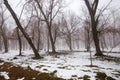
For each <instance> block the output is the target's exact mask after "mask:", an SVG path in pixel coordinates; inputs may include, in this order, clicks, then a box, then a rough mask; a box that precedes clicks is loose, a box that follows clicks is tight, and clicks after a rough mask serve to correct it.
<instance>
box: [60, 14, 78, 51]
mask: <svg viewBox="0 0 120 80" xmlns="http://www.w3.org/2000/svg"><path fill="white" fill-rule="evenodd" d="M79 23H80V20H79V18H78V17H77V16H76V15H75V14H72V13H69V15H68V17H65V16H63V17H62V23H61V24H62V29H61V33H62V35H63V37H64V38H65V40H66V43H67V45H68V46H69V49H70V50H71V51H72V50H73V48H72V44H73V43H72V41H73V39H72V38H74V36H75V34H76V32H77V30H78V24H79Z"/></svg>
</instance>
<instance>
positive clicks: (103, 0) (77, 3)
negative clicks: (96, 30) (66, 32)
mask: <svg viewBox="0 0 120 80" xmlns="http://www.w3.org/2000/svg"><path fill="white" fill-rule="evenodd" d="M8 1H9V3H10V5H11V6H12V8H13V9H14V10H15V12H16V13H17V14H19V13H20V11H21V10H20V9H21V8H22V6H17V4H18V3H19V2H20V1H21V2H23V1H24V0H8ZM66 1H67V2H68V3H69V6H68V7H69V9H70V10H72V11H74V12H75V13H77V14H79V13H80V10H81V8H84V6H83V5H84V1H83V0H66ZM109 1H110V0H100V4H99V6H104V5H106V4H107V3H108V2H109ZM111 4H112V5H113V6H114V7H115V8H117V7H119V4H120V0H113V2H112V3H111ZM16 6H17V7H16ZM113 6H112V7H113ZM116 6H117V7H116Z"/></svg>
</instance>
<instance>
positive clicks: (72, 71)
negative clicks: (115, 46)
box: [0, 51, 120, 80]
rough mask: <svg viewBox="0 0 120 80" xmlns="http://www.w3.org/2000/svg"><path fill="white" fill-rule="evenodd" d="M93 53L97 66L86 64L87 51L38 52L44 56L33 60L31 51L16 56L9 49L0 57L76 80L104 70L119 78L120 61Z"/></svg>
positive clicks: (108, 74)
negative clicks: (49, 53)
mask: <svg viewBox="0 0 120 80" xmlns="http://www.w3.org/2000/svg"><path fill="white" fill-rule="evenodd" d="M93 53H94V52H93ZM93 53H92V57H93V65H96V66H97V67H87V66H86V65H90V55H89V53H88V52H73V53H69V54H66V55H52V56H51V55H47V54H45V53H44V52H40V54H42V56H43V57H44V58H43V59H39V60H33V59H31V57H33V56H34V55H33V53H32V51H24V52H23V55H24V56H17V55H18V52H17V51H10V52H9V53H0V59H1V60H4V61H6V62H12V63H14V64H17V65H20V66H22V67H25V68H26V67H30V68H32V69H34V70H37V71H40V72H46V73H51V72H55V76H57V77H61V78H64V79H77V80H78V79H79V78H80V77H83V76H84V75H88V76H90V80H95V79H96V78H95V76H96V72H104V73H106V75H107V76H110V77H112V78H114V79H116V80H120V76H119V75H120V63H116V62H112V61H107V60H99V59H96V58H95V56H93ZM110 55H113V56H115V55H117V57H120V54H118V53H112V54H110ZM79 80H81V79H79Z"/></svg>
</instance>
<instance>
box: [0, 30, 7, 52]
mask: <svg viewBox="0 0 120 80" xmlns="http://www.w3.org/2000/svg"><path fill="white" fill-rule="evenodd" d="M1 34H2V38H3V43H4V49H5V51H4V52H5V53H7V52H8V39H7V36H6V34H5V31H3V28H1Z"/></svg>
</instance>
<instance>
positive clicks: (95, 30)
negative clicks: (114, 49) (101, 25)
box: [92, 21, 103, 56]
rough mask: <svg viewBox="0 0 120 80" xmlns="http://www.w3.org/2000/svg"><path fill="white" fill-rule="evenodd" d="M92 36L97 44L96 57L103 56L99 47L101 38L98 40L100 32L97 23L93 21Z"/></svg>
mask: <svg viewBox="0 0 120 80" xmlns="http://www.w3.org/2000/svg"><path fill="white" fill-rule="evenodd" d="M92 34H93V40H94V44H95V49H96V54H95V55H96V56H102V55H103V54H102V51H101V50H100V45H99V38H98V31H97V23H96V22H95V21H92Z"/></svg>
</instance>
